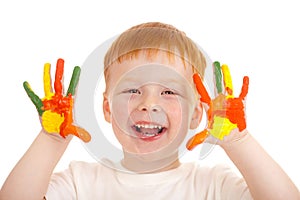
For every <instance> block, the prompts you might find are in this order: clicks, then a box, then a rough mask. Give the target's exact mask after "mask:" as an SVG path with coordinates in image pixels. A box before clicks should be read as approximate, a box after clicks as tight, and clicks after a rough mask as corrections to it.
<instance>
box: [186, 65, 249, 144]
mask: <svg viewBox="0 0 300 200" xmlns="http://www.w3.org/2000/svg"><path fill="white" fill-rule="evenodd" d="M214 73H215V83H216V91H217V95H216V98H215V99H213V100H211V98H210V96H209V95H208V93H207V91H206V89H205V87H204V85H203V83H202V81H201V78H200V77H199V75H198V74H194V76H193V79H194V83H195V85H196V88H197V91H198V93H199V94H200V96H201V97H200V100H201V102H202V103H204V104H206V105H207V106H208V110H207V118H208V125H207V128H206V129H205V130H203V131H201V132H200V133H198V134H196V135H194V136H193V137H192V138H191V139H190V140H189V141H188V142H187V145H186V147H187V149H188V150H192V149H193V148H194V147H195V146H197V145H198V144H201V143H202V142H203V141H204V140H205V139H206V138H207V137H208V136H209V134H210V135H212V136H214V137H215V138H218V139H219V140H223V138H224V136H227V135H229V134H230V133H231V131H232V130H233V129H235V128H238V129H239V131H240V132H241V131H243V130H244V129H245V128H246V120H245V112H244V99H245V97H246V95H247V93H248V85H249V78H248V77H247V76H245V77H244V79H243V86H242V89H241V93H240V95H239V97H234V96H233V87H232V80H231V75H230V72H229V68H228V66H227V65H222V67H221V66H220V63H219V62H214ZM222 74H223V78H222ZM222 79H223V83H222ZM223 85H224V88H223Z"/></svg>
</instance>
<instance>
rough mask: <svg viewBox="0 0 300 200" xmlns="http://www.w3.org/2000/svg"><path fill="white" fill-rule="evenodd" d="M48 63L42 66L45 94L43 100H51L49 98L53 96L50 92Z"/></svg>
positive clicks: (49, 65)
mask: <svg viewBox="0 0 300 200" xmlns="http://www.w3.org/2000/svg"><path fill="white" fill-rule="evenodd" d="M50 67H51V64H50V63H46V64H45V65H44V92H45V98H44V99H48V100H49V99H51V97H52V96H53V95H54V94H53V93H52V92H51V75H50Z"/></svg>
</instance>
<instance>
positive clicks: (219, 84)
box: [214, 61, 223, 94]
mask: <svg viewBox="0 0 300 200" xmlns="http://www.w3.org/2000/svg"><path fill="white" fill-rule="evenodd" d="M214 72H215V80H216V87H217V91H218V94H220V93H222V92H223V87H222V70H221V65H220V63H219V62H218V61H216V62H214Z"/></svg>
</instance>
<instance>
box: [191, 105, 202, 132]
mask: <svg viewBox="0 0 300 200" xmlns="http://www.w3.org/2000/svg"><path fill="white" fill-rule="evenodd" d="M202 114H203V108H202V105H201V102H200V100H199V101H197V102H196V104H195V108H194V112H193V115H192V119H191V123H190V129H196V128H197V127H198V126H199V124H200V122H201V119H202Z"/></svg>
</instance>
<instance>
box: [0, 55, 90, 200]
mask: <svg viewBox="0 0 300 200" xmlns="http://www.w3.org/2000/svg"><path fill="white" fill-rule="evenodd" d="M63 70H64V60H62V59H58V61H57V65H56V74H55V82H54V90H55V93H53V92H52V87H51V78H50V64H48V63H46V64H45V66H44V91H45V97H44V98H43V99H40V98H39V97H38V96H37V95H36V94H35V93H34V92H33V91H32V89H31V87H30V85H29V84H28V83H27V82H24V84H23V86H24V89H25V91H26V92H27V94H28V96H29V97H30V99H31V101H32V102H33V104H34V105H35V107H36V109H37V111H38V113H39V116H40V120H41V124H42V127H43V129H42V131H41V133H40V134H39V135H38V136H37V138H36V139H35V141H34V142H33V143H32V145H31V146H30V148H29V149H28V151H27V152H26V153H25V155H24V156H23V157H22V158H21V160H20V161H19V162H18V163H17V165H16V166H15V168H14V169H13V170H12V172H11V173H10V175H9V176H8V178H7V180H6V182H5V183H4V185H3V188H2V189H1V193H0V197H1V198H0V199H2V198H4V199H42V198H43V197H44V195H45V194H46V191H47V188H48V184H49V181H50V176H51V174H52V172H53V169H54V167H55V166H56V164H57V162H58V161H59V160H60V158H61V156H62V155H63V153H64V152H65V150H66V148H67V146H68V144H69V142H70V140H71V138H72V137H71V136H69V135H70V134H72V135H75V136H77V137H79V138H80V139H81V140H83V141H84V142H88V141H90V139H91V137H90V135H89V133H88V132H87V131H86V130H84V129H83V128H80V127H78V126H75V125H74V124H73V96H74V95H75V88H76V86H77V83H78V80H79V75H80V68H79V67H75V68H74V70H73V74H72V78H71V81H70V85H69V89H68V92H67V95H66V96H65V95H63V85H62V79H63Z"/></svg>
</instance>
